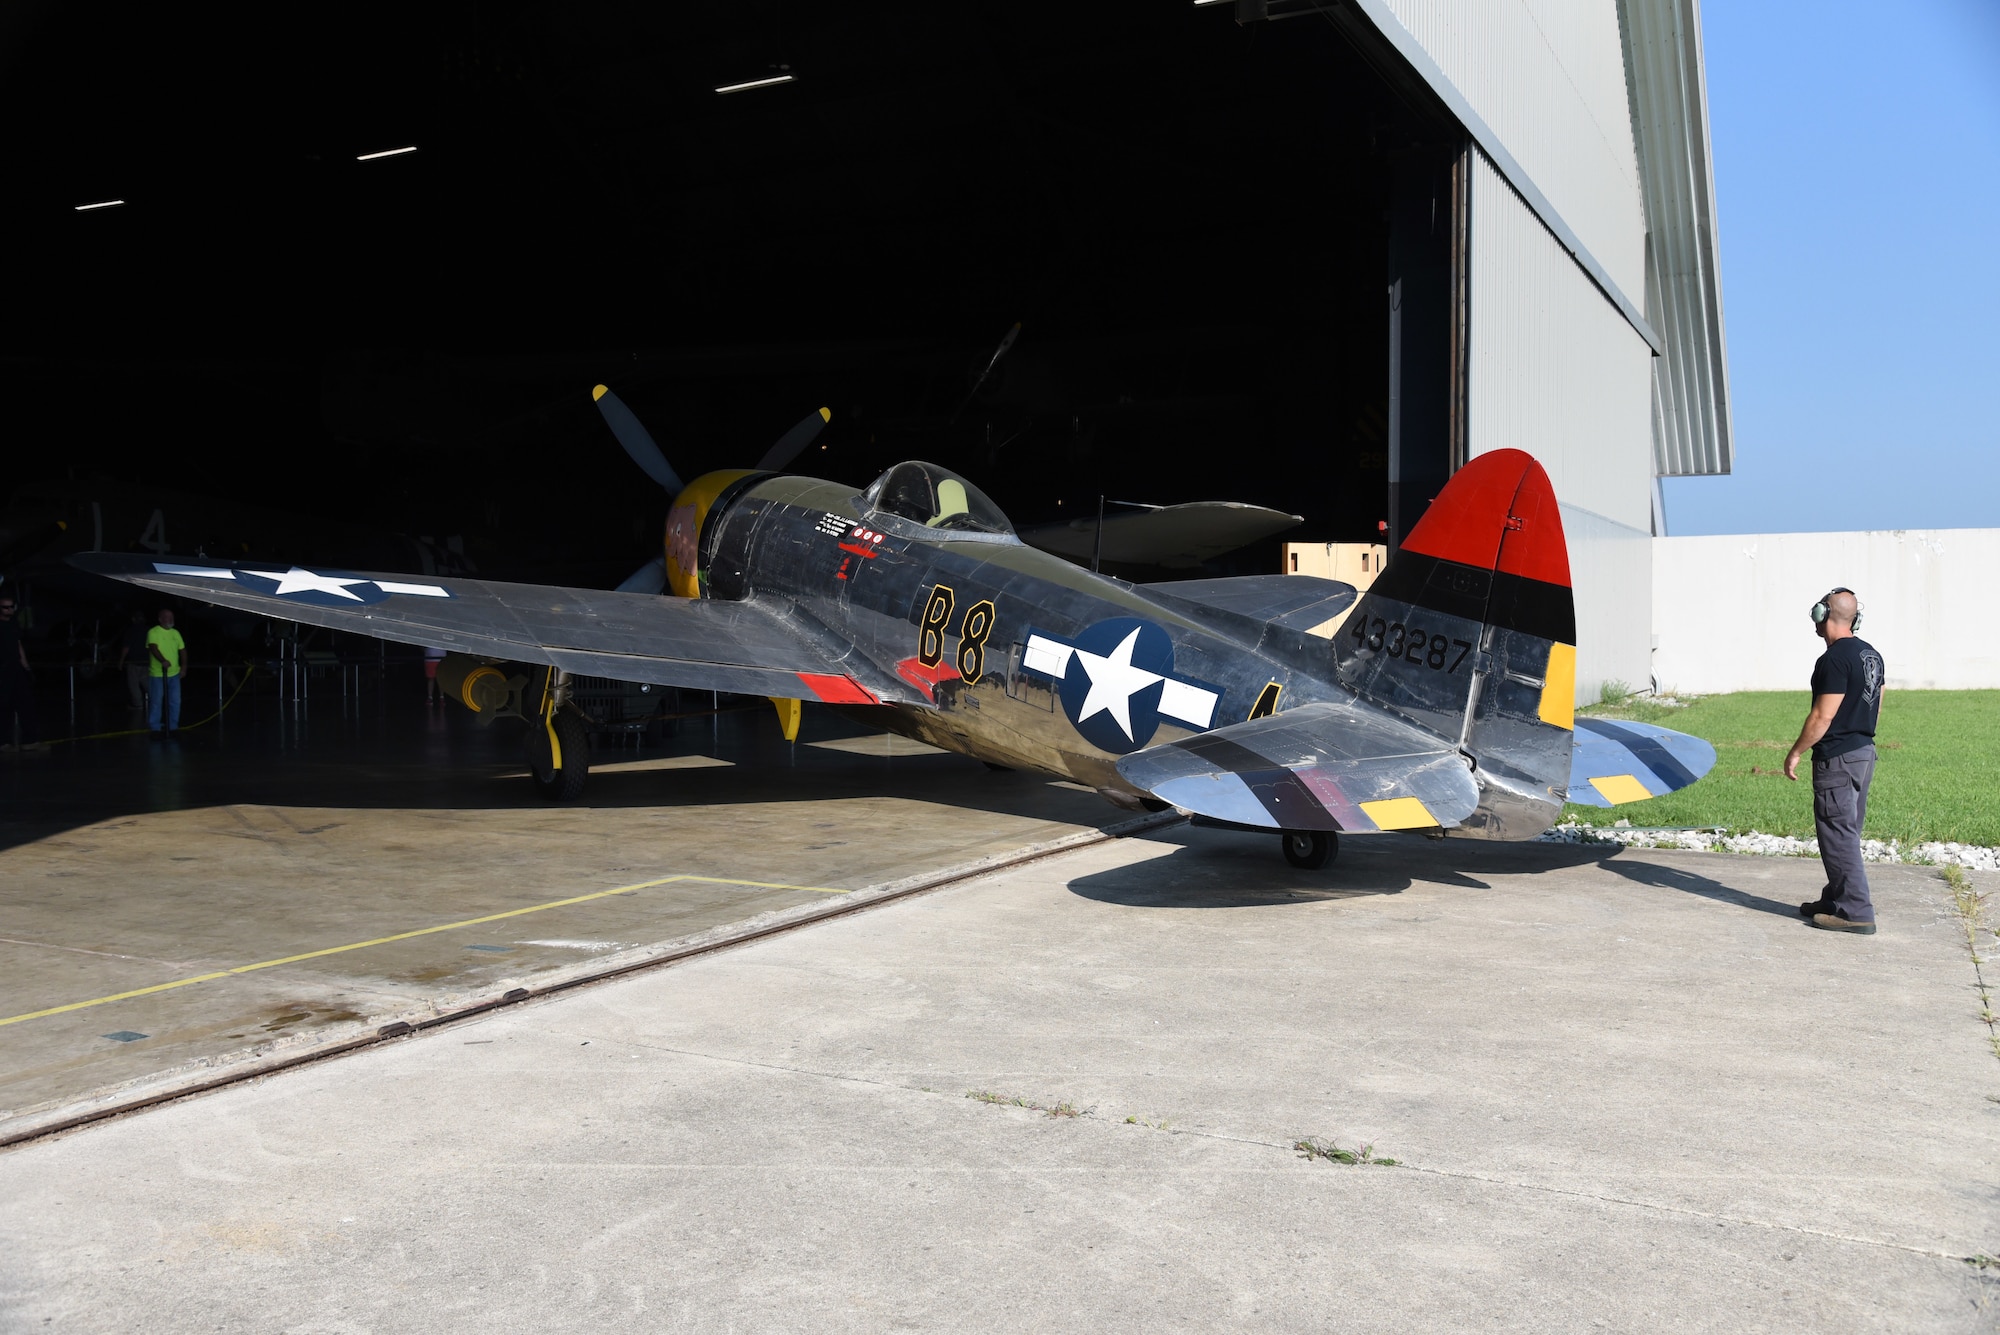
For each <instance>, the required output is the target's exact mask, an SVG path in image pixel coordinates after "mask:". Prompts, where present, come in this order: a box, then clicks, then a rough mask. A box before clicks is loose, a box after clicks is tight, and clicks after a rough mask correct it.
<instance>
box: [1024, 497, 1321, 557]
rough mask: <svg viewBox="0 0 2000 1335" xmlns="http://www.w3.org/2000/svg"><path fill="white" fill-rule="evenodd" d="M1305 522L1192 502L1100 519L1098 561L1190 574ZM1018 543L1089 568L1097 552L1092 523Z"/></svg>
mask: <svg viewBox="0 0 2000 1335" xmlns="http://www.w3.org/2000/svg"><path fill="white" fill-rule="evenodd" d="M1304 522H1305V520H1303V519H1301V518H1300V517H1299V516H1298V515H1291V514H1286V513H1285V512H1284V511H1283V510H1272V509H1268V508H1266V507H1265V506H1261V505H1246V504H1244V503H1243V502H1241V501H1191V502H1189V503H1188V504H1186V505H1165V506H1161V507H1160V508H1159V509H1157V510H1139V511H1125V512H1122V513H1117V514H1111V515H1107V516H1105V518H1104V537H1103V548H1104V550H1103V553H1102V555H1103V559H1104V560H1105V561H1108V562H1110V563H1111V564H1112V565H1133V566H1165V567H1167V568H1169V569H1192V568H1193V567H1195V566H1199V565H1200V564H1201V563H1202V562H1203V561H1206V560H1208V559H1209V558H1210V557H1214V556H1220V555H1222V554H1223V553H1224V552H1233V551H1235V550H1236V549H1237V548H1239V547H1248V546H1249V545H1250V544H1251V543H1253V542H1256V541H1258V540H1259V539H1261V538H1268V537H1270V536H1271V535H1272V534H1274V533H1283V532H1284V531H1285V530H1286V529H1288V528H1296V527H1298V526H1299V525H1300V524H1303V523H1304ZM1021 541H1023V542H1025V543H1027V544H1028V545H1029V546H1030V547H1039V548H1041V549H1042V550H1043V551H1045V552H1054V553H1055V554H1056V555H1057V556H1066V557H1068V558H1069V559H1070V560H1072V561H1079V562H1088V561H1089V560H1090V558H1091V555H1092V553H1094V552H1096V551H1097V548H1098V533H1097V520H1096V519H1095V518H1094V517H1093V518H1090V519H1072V520H1070V521H1069V522H1068V523H1066V524H1041V525H1037V526H1036V527H1033V528H1025V529H1022V530H1021Z"/></svg>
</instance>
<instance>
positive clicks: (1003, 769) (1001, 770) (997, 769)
mask: <svg viewBox="0 0 2000 1335" xmlns="http://www.w3.org/2000/svg"><path fill="white" fill-rule="evenodd" d="M979 763H980V764H982V765H984V766H986V768H988V769H990V770H992V771H993V772H994V773H995V774H1012V773H1013V772H1014V767H1013V766H1012V765H997V764H995V763H994V762H992V761H990V760H982V761H980V762H979Z"/></svg>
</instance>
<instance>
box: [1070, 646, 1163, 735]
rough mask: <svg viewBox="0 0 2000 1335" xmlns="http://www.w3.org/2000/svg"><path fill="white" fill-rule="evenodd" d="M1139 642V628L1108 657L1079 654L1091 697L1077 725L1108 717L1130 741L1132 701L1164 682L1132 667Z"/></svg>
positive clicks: (1155, 674) (1085, 700) (1084, 706)
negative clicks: (1147, 689) (1157, 683)
mask: <svg viewBox="0 0 2000 1335" xmlns="http://www.w3.org/2000/svg"><path fill="white" fill-rule="evenodd" d="M1138 642H1139V628H1138V627H1137V626H1134V627H1133V628H1132V633H1131V634H1130V635H1127V636H1126V637H1125V640H1124V642H1123V643H1122V644H1120V645H1119V646H1118V647H1117V648H1116V649H1113V650H1112V651H1111V652H1110V654H1109V655H1103V656H1100V655H1098V654H1093V653H1090V652H1088V651H1086V650H1083V649H1078V650H1077V651H1076V657H1077V661H1079V662H1081V663H1082V664H1083V670H1084V671H1085V672H1086V673H1088V674H1089V675H1090V694H1089V695H1087V696H1085V697H1084V700H1083V708H1082V709H1081V710H1079V711H1078V712H1077V716H1076V721H1077V722H1078V723H1081V722H1083V721H1084V720H1085V719H1087V718H1091V717H1093V716H1094V715H1097V714H1109V715H1111V717H1112V720H1113V721H1114V722H1116V723H1117V724H1118V726H1119V727H1120V728H1123V729H1124V730H1125V736H1126V739H1127V740H1131V738H1132V697H1133V696H1134V695H1135V694H1137V693H1138V692H1140V691H1143V690H1145V689H1146V688H1147V687H1148V686H1151V685H1152V684H1153V683H1154V682H1156V681H1164V680H1165V678H1163V677H1161V676H1160V674H1159V673H1157V672H1148V671H1146V669H1144V668H1135V667H1133V666H1132V646H1133V645H1135V644H1137V643H1138Z"/></svg>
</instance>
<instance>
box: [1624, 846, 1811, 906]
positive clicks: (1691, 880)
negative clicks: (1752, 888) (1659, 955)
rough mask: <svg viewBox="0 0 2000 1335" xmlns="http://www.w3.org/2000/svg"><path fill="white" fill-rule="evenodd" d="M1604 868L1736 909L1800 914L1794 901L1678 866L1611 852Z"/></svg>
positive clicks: (1665, 888)
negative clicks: (1785, 900) (1779, 898)
mask: <svg viewBox="0 0 2000 1335" xmlns="http://www.w3.org/2000/svg"><path fill="white" fill-rule="evenodd" d="M1599 865H1600V866H1602V867H1603V868H1604V869H1605V870H1606V871H1609V872H1613V873H1615V874H1616V875H1619V876H1622V877H1624V878H1625V879H1626V880H1628V881H1631V882H1633V883H1635V884H1637V885H1649V886H1654V887H1657V888H1659V889H1662V890H1682V891H1685V892H1686V893H1688V894H1690V895H1699V896H1701V897H1702V898H1703V899H1712V900H1715V901H1716V902H1717V903H1720V904H1734V905H1736V906H1737V907H1739V908H1747V909H1755V910H1756V911H1757V912H1759V913H1775V914H1777V915H1778V916H1779V917H1782V918H1796V917H1798V916H1799V907H1798V905H1797V904H1795V903H1792V904H1788V903H1783V902H1780V901H1779V900H1775V899H1766V898H1764V897H1763V896H1762V895H1753V894H1751V893H1749V892H1748V891H1746V890H1738V889H1737V888H1736V887H1735V886H1731V885H1724V884H1723V883H1722V882H1721V881H1717V880H1712V879H1710V878H1709V877H1706V876H1698V875H1696V874H1695V873H1694V872H1691V871H1682V870H1681V869H1680V868H1678V867H1667V866H1662V865H1661V864H1660V863H1657V862H1647V861H1645V860H1644V859H1642V858H1635V857H1632V856H1631V855H1630V854H1627V855H1626V856H1622V857H1621V856H1617V855H1613V856H1611V857H1608V858H1603V859H1602V860H1601V861H1600V863H1599Z"/></svg>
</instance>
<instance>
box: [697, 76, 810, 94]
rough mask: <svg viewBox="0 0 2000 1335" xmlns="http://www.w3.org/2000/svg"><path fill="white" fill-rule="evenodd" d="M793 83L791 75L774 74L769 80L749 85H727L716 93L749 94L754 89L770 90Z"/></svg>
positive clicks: (753, 81)
mask: <svg viewBox="0 0 2000 1335" xmlns="http://www.w3.org/2000/svg"><path fill="white" fill-rule="evenodd" d="M791 81H792V76H791V75H789V74H774V75H772V76H771V77H770V78H768V79H752V80H750V82H748V83H726V84H724V85H722V87H720V88H718V89H716V90H715V91H716V92H718V93H747V92H749V91H750V90H751V89H752V88H769V87H770V86H771V85H772V84H779V83H790V82H791Z"/></svg>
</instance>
